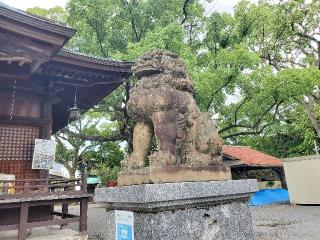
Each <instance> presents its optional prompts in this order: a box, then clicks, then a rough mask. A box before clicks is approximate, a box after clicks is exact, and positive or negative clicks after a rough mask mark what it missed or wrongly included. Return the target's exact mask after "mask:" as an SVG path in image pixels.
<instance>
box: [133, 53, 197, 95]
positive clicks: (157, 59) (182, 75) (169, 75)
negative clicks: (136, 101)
mask: <svg viewBox="0 0 320 240" xmlns="http://www.w3.org/2000/svg"><path fill="white" fill-rule="evenodd" d="M132 73H133V75H134V76H135V77H136V78H137V86H136V87H137V88H143V89H149V88H157V87H162V86H170V87H173V88H175V89H178V90H181V91H187V92H190V93H191V94H193V93H194V86H193V81H192V80H191V79H190V78H189V76H188V75H187V71H186V67H185V65H184V63H183V62H182V61H181V60H180V58H179V57H178V55H177V54H175V53H172V52H169V51H161V50H155V51H152V52H148V53H146V54H144V55H143V56H141V57H140V58H139V59H138V60H137V61H136V63H135V65H134V66H133V67H132Z"/></svg>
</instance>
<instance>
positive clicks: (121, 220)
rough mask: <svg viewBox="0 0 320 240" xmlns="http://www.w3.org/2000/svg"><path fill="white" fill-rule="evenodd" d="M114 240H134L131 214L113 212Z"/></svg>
mask: <svg viewBox="0 0 320 240" xmlns="http://www.w3.org/2000/svg"><path fill="white" fill-rule="evenodd" d="M115 217H116V219H115V220H116V240H134V229H133V226H134V225H133V224H134V218H133V212H128V211H118V210H116V211H115Z"/></svg>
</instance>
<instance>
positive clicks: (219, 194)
mask: <svg viewBox="0 0 320 240" xmlns="http://www.w3.org/2000/svg"><path fill="white" fill-rule="evenodd" d="M256 190H257V182H256V180H237V181H211V182H181V183H165V184H144V185H135V186H124V187H115V188H99V189H97V191H96V195H95V201H96V202H100V203H104V204H105V206H106V210H107V212H106V218H107V226H106V236H107V237H106V239H107V240H111V239H112V240H113V239H115V234H116V233H115V231H116V225H115V224H116V223H115V210H126V211H132V212H133V214H134V231H135V240H173V239H174V240H180V239H181V240H182V239H183V240H186V239H199V240H200V239H201V240H209V239H210V240H216V239H217V240H251V239H253V237H252V223H251V215H250V211H249V207H248V205H247V201H248V199H249V197H250V195H251V194H252V193H253V192H255V191H256Z"/></svg>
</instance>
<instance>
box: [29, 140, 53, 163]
mask: <svg viewBox="0 0 320 240" xmlns="http://www.w3.org/2000/svg"><path fill="white" fill-rule="evenodd" d="M55 152H56V142H55V141H54V140H46V139H35V144H34V152H33V159H32V169H52V167H53V162H54V159H55Z"/></svg>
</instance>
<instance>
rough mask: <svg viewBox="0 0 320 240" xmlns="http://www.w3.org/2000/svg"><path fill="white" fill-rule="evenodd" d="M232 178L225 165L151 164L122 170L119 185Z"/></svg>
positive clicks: (228, 168)
mask: <svg viewBox="0 0 320 240" xmlns="http://www.w3.org/2000/svg"><path fill="white" fill-rule="evenodd" d="M225 180H231V170H230V167H228V166H225V165H209V166H195V167H190V166H183V165H179V166H175V165H170V166H151V167H144V168H140V169H136V170H133V171H132V172H130V173H123V172H120V173H119V175H118V185H119V186H127V185H135V184H147V183H174V182H175V183H177V182H186V181H188V182H202V181H203V182H208V181H225Z"/></svg>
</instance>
